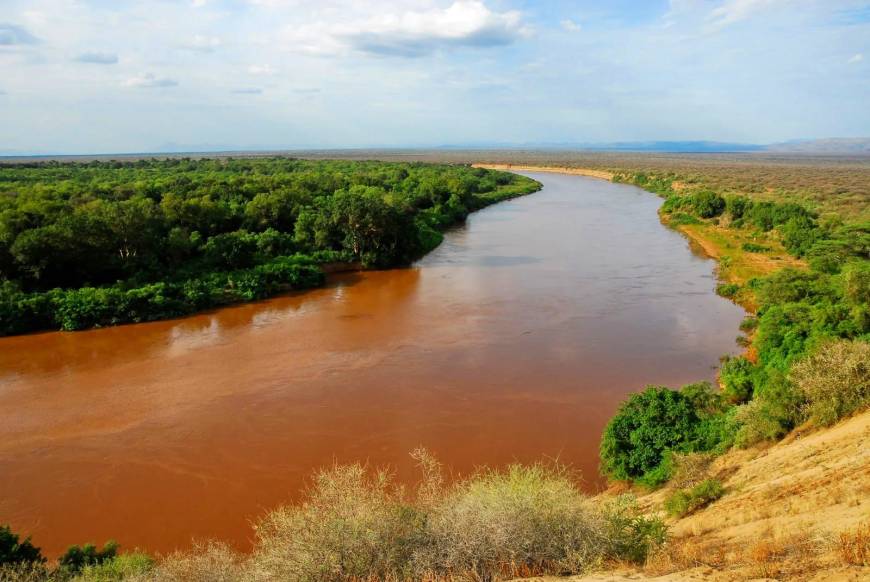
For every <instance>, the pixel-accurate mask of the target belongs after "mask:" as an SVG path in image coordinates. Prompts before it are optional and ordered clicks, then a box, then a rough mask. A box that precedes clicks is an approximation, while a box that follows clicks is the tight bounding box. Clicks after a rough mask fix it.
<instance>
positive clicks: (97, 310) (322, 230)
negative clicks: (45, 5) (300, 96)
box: [0, 158, 539, 335]
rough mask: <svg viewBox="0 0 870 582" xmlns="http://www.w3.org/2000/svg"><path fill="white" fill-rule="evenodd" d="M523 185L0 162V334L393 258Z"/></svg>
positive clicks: (403, 170) (437, 173) (184, 309)
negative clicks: (339, 264) (336, 266)
mask: <svg viewBox="0 0 870 582" xmlns="http://www.w3.org/2000/svg"><path fill="white" fill-rule="evenodd" d="M538 188H539V185H538V184H537V182H535V181H533V180H530V179H528V178H524V177H522V176H517V175H514V174H509V173H504V172H494V171H489V170H482V169H473V168H470V167H467V166H461V165H432V164H420V163H412V164H408V163H383V162H361V161H357V162H351V161H301V160H294V159H287V158H274V159H256V160H255V159H244V160H233V159H222V160H191V159H168V160H139V161H134V162H116V161H94V162H90V163H87V164H78V163H59V162H48V163H33V164H10V165H3V166H0V335H8V334H15V333H23V332H28V331H34V330H40V329H64V330H77V329H85V328H89V327H95V326H105V325H113V324H118V323H125V322H139V321H150V320H155V319H161V318H166V317H175V316H179V315H184V314H187V313H191V312H194V311H197V310H201V309H206V308H209V307H213V306H218V305H224V304H228V303H234V302H239V301H249V300H254V299H261V298H264V297H268V296H270V295H274V294H275V293H279V292H282V291H286V290H289V289H301V288H308V287H314V286H318V285H321V284H322V283H323V280H324V275H323V272H322V270H321V268H320V266H319V265H321V264H323V263H333V262H346V263H355V264H359V265H361V266H364V267H380V268H385V267H392V266H397V265H404V264H408V263H410V262H411V261H413V260H414V259H416V258H418V257H420V256H421V255H423V254H425V253H426V252H428V251H430V250H432V249H433V248H435V247H436V246H437V245H438V244H439V243H440V242H441V239H442V236H441V231H443V230H444V229H445V228H447V227H449V226H450V225H453V224H456V223H457V222H460V221H462V220H464V219H465V217H466V216H467V215H468V213H469V212H472V211H474V210H477V209H479V208H481V207H483V206H486V205H488V204H491V203H493V202H496V201H499V200H503V199H506V198H510V197H513V196H518V195H522V194H526V193H529V192H532V191H535V190H537V189H538Z"/></svg>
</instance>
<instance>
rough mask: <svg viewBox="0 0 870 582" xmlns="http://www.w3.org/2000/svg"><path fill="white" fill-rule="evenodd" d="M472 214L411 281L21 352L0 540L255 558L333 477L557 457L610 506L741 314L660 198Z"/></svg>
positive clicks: (63, 340) (1, 461) (408, 476)
mask: <svg viewBox="0 0 870 582" xmlns="http://www.w3.org/2000/svg"><path fill="white" fill-rule="evenodd" d="M528 175H530V176H532V177H534V178H536V179H537V180H539V181H541V182H542V183H543V184H544V188H543V190H541V191H540V192H538V193H535V194H533V195H530V196H526V197H523V198H519V199H516V200H513V201H509V202H504V203H501V204H498V205H495V206H492V207H489V208H486V209H484V210H482V211H480V212H478V213H475V214H473V215H472V216H471V217H470V218H469V220H468V222H467V223H466V224H465V225H464V226H462V227H460V228H456V229H454V230H452V231H451V232H450V233H448V235H447V237H446V239H445V241H444V243H443V244H442V245H441V246H440V247H439V248H438V249H436V250H435V251H434V252H432V253H431V254H429V255H428V256H427V257H425V258H424V259H422V260H421V261H419V262H418V263H417V264H416V265H414V266H413V267H411V268H408V269H399V270H391V271H380V272H363V273H349V274H342V275H336V276H334V277H333V279H332V280H331V282H330V284H329V285H328V286H327V287H325V288H323V289H318V290H314V291H309V292H305V293H300V294H296V295H291V296H285V297H280V298H276V299H272V300H269V301H263V302H259V303H255V304H246V305H241V306H236V307H231V308H227V309H222V310H219V311H216V312H212V313H204V314H200V315H196V316H193V317H188V318H185V319H181V320H172V321H163V322H155V323H148V324H140V325H127V326H121V327H116V328H108V329H100V330H92V331H86V332H78V333H43V334H35V335H29V336H20V337H12V338H3V339H0V523H10V524H11V525H12V526H13V529H14V530H15V531H18V532H20V533H23V534H32V535H33V540H34V543H36V544H37V545H39V546H42V548H43V549H44V551H46V553H48V554H49V555H56V554H57V553H58V552H60V551H62V550H63V549H65V547H66V546H67V545H69V544H72V543H82V542H85V541H94V542H98V543H102V542H103V541H105V540H106V539H109V538H112V539H116V540H118V541H119V542H120V543H121V544H122V545H123V546H124V547H125V548H128V549H132V548H135V547H140V548H144V549H147V550H151V551H161V552H165V551H169V550H172V549H174V548H177V547H186V546H188V545H189V544H190V542H191V539H193V538H196V539H203V538H219V539H224V540H228V541H230V542H232V543H233V544H235V545H236V546H237V547H239V548H241V549H244V548H246V547H249V543H250V539H251V537H252V529H251V527H250V522H251V520H254V519H256V517H257V516H258V515H261V514H262V513H263V512H264V511H265V510H267V509H268V508H271V507H274V506H276V505H278V504H281V503H284V502H288V501H291V500H293V499H295V498H297V497H298V495H299V491H300V489H301V488H302V487H303V486H304V485H305V483H306V480H307V478H308V477H309V476H310V474H311V472H312V471H313V470H314V469H316V468H317V467H322V466H325V465H329V464H331V463H333V462H349V461H367V462H369V463H370V464H372V465H375V466H380V465H384V464H388V465H390V466H392V467H394V468H395V470H396V473H397V475H398V477H399V478H400V479H403V480H412V479H413V478H414V473H413V462H412V460H411V459H410V458H409V456H408V453H409V452H410V451H411V450H412V449H414V448H415V447H417V446H420V445H422V446H425V447H427V448H428V449H430V450H431V451H433V452H434V453H435V454H436V455H437V456H438V457H439V458H440V459H441V460H442V461H443V462H444V463H445V465H446V466H447V467H449V469H450V471H451V472H452V473H453V474H465V473H468V472H470V471H472V470H473V469H474V468H475V467H478V466H482V465H487V466H499V465H504V464H507V463H510V462H513V461H521V462H530V461H536V460H541V459H547V458H558V459H559V460H560V461H561V462H563V463H568V464H570V465H571V466H573V467H575V468H576V469H578V470H579V471H580V472H581V473H582V475H583V476H584V480H585V486H586V487H587V488H588V489H589V490H595V489H596V488H597V487H599V486H600V485H601V481H600V478H599V477H598V472H597V468H598V456H597V451H598V443H599V437H600V434H601V431H602V428H603V427H604V425H605V423H606V422H607V419H608V418H609V417H611V416H612V415H613V413H614V411H615V410H616V408H617V406H618V404H619V402H620V401H622V400H623V399H624V398H625V396H626V394H628V393H630V392H633V391H636V390H639V389H641V388H642V387H643V386H644V385H645V384H650V383H652V384H666V385H670V386H677V385H680V384H683V383H686V382H690V381H696V380H703V379H709V380H712V379H713V378H714V374H715V369H714V368H715V366H716V365H717V362H718V358H719V356H720V355H722V354H724V353H735V352H736V351H737V346H736V345H735V342H734V338H735V336H736V335H737V330H738V323H739V322H740V320H741V318H742V317H743V315H744V314H743V311H742V310H741V309H740V308H739V307H737V306H735V305H733V304H732V303H730V302H728V301H726V300H725V299H722V298H720V297H718V296H716V295H715V293H714V287H715V278H714V275H713V269H714V263H713V262H712V261H710V260H708V259H705V258H703V257H700V256H697V255H695V254H693V253H692V252H691V251H690V248H689V245H688V243H687V241H686V240H685V239H684V238H683V237H682V236H681V235H679V234H678V233H676V232H673V231H671V230H669V229H667V228H665V227H664V226H662V225H661V224H660V223H659V221H658V218H657V216H656V210H657V208H658V206H659V205H660V204H661V200H660V199H659V198H657V197H656V196H654V195H652V194H649V193H647V192H644V191H642V190H640V189H638V188H635V187H633V186H627V185H620V184H612V183H609V182H605V181H602V180H596V179H593V178H586V177H580V176H567V175H557V174H534V173H529V174H528Z"/></svg>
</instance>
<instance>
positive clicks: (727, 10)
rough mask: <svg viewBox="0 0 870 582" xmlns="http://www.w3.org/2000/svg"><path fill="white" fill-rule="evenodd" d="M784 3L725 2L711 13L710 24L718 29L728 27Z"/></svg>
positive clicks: (774, 0)
mask: <svg viewBox="0 0 870 582" xmlns="http://www.w3.org/2000/svg"><path fill="white" fill-rule="evenodd" d="M782 1H783V0H725V2H723V3H722V5H721V6H718V7H716V8H714V9H713V11H712V12H711V13H710V22H711V24H712V25H713V26H715V27H717V28H721V27H724V26H728V25H729V24H734V23H736V22H740V21H741V20H746V19H747V18H749V17H750V16H752V14H754V13H756V12H758V11H760V10H763V9H764V8H767V7H768V6H771V5H773V4H777V3H779V2H782ZM786 1H787V0H786Z"/></svg>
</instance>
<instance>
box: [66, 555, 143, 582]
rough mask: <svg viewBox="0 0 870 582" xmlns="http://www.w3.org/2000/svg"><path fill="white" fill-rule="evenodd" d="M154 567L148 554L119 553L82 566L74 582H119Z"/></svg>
mask: <svg viewBox="0 0 870 582" xmlns="http://www.w3.org/2000/svg"><path fill="white" fill-rule="evenodd" d="M153 567H154V559H153V558H152V557H151V556H149V555H148V554H142V553H138V552H136V553H130V554H120V555H118V556H115V557H114V558H112V559H109V560H104V561H103V562H101V563H99V564H90V565H86V566H84V567H83V568H82V570H81V572H80V573H79V575H78V576H76V578H75V582H116V581H117V582H120V581H121V580H129V579H135V578H137V577H143V576H144V575H145V574H147V573H149V572H150V571H151V570H152V568H153Z"/></svg>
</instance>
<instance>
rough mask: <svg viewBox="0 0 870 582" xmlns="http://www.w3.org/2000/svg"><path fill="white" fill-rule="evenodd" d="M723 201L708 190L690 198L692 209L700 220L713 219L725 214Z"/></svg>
mask: <svg viewBox="0 0 870 582" xmlns="http://www.w3.org/2000/svg"><path fill="white" fill-rule="evenodd" d="M725 204H726V203H725V199H724V198H722V197H721V196H719V195H718V194H716V193H715V192H712V191H710V190H704V191H703V192H698V193H697V194H694V195H693V196H692V207H693V208H694V209H695V212H696V213H697V214H698V216H700V217H701V218H713V217H714V216H719V215H720V214H722V213H723V212H725Z"/></svg>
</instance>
